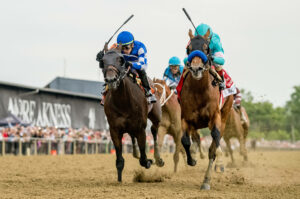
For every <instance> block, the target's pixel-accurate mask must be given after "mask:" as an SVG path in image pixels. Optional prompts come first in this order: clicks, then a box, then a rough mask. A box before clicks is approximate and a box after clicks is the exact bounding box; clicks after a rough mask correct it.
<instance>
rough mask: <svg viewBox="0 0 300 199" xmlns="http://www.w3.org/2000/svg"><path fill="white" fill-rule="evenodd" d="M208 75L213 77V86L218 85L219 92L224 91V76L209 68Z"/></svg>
mask: <svg viewBox="0 0 300 199" xmlns="http://www.w3.org/2000/svg"><path fill="white" fill-rule="evenodd" d="M209 73H210V74H211V75H212V76H213V77H214V80H213V83H212V84H213V86H216V85H219V88H220V90H224V89H225V84H224V76H223V75H220V73H218V72H217V71H216V70H215V69H214V68H209Z"/></svg>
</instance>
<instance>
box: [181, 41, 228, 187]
mask: <svg viewBox="0 0 300 199" xmlns="http://www.w3.org/2000/svg"><path fill="white" fill-rule="evenodd" d="M208 46H209V45H208V43H207V41H206V40H205V39H204V38H203V37H201V36H197V37H194V38H191V44H190V45H189V47H188V48H189V50H190V52H191V53H193V52H199V53H198V54H195V53H194V55H195V56H194V57H191V60H189V65H188V69H189V73H188V74H187V76H186V78H185V81H184V84H183V87H182V91H181V118H182V129H183V132H185V133H184V135H183V137H182V140H181V141H182V144H183V146H184V148H185V150H186V154H187V162H188V164H189V165H191V166H194V165H196V161H195V160H194V159H193V158H192V156H191V153H190V146H191V141H190V135H192V134H193V133H195V132H196V129H201V128H206V127H208V128H209V129H210V130H211V136H212V138H213V140H212V143H211V145H210V147H209V154H208V157H209V164H208V168H207V171H206V174H205V177H204V181H203V183H202V186H201V189H206V190H208V189H210V180H211V171H212V165H213V162H214V160H216V166H215V169H216V171H219V172H221V171H223V170H224V166H223V163H222V161H221V156H222V150H221V147H220V139H221V137H222V136H223V132H224V128H225V124H226V120H227V117H228V114H229V112H230V110H231V107H232V104H233V96H228V97H227V98H226V100H225V103H224V105H223V107H222V108H221V107H220V105H219V99H220V91H219V87H218V86H213V85H212V82H213V80H214V78H213V77H212V75H211V74H210V73H209V67H211V63H210V61H207V62H206V63H205V62H204V58H203V56H202V55H203V54H207V52H208ZM203 52H205V53H203ZM200 55H201V56H200ZM200 57H201V58H200ZM189 58H190V56H189ZM206 59H207V57H206Z"/></svg>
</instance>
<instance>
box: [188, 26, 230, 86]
mask: <svg viewBox="0 0 300 199" xmlns="http://www.w3.org/2000/svg"><path fill="white" fill-rule="evenodd" d="M196 29H197V31H195V33H194V35H195V36H197V35H198V33H199V35H201V36H202V37H204V39H206V40H207V41H208V42H209V48H210V52H211V56H212V58H213V62H214V64H213V65H214V66H215V69H216V71H217V72H218V74H219V75H220V76H221V78H222V79H223V80H224V75H225V74H226V77H227V79H226V81H227V82H226V83H227V86H229V87H230V86H231V85H232V84H233V82H232V80H231V78H230V77H229V75H228V74H227V73H226V71H225V70H224V69H223V65H224V64H225V57H224V50H223V47H222V43H221V39H220V37H219V35H218V34H217V33H214V32H213V31H212V29H211V27H210V26H209V25H207V24H204V23H202V24H200V25H199V26H197V28H196ZM224 73H225V74H224ZM221 86H222V87H224V88H225V85H224V84H223V85H221ZM222 89H223V88H222Z"/></svg>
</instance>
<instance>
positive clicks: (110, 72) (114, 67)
mask: <svg viewBox="0 0 300 199" xmlns="http://www.w3.org/2000/svg"><path fill="white" fill-rule="evenodd" d="M101 61H102V62H103V71H102V72H103V75H104V80H105V83H106V84H107V85H108V87H109V88H110V89H117V88H118V86H119V85H120V82H121V80H123V78H124V77H125V75H126V73H127V70H126V68H125V59H124V57H123V55H122V54H121V49H120V47H118V48H116V49H111V50H107V48H105V54H104V56H103V58H102V60H101Z"/></svg>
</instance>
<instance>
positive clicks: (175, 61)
mask: <svg viewBox="0 0 300 199" xmlns="http://www.w3.org/2000/svg"><path fill="white" fill-rule="evenodd" d="M180 64H181V61H180V59H179V58H178V57H176V56H174V57H171V58H170V59H169V66H172V65H173V66H174V65H175V66H180Z"/></svg>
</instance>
